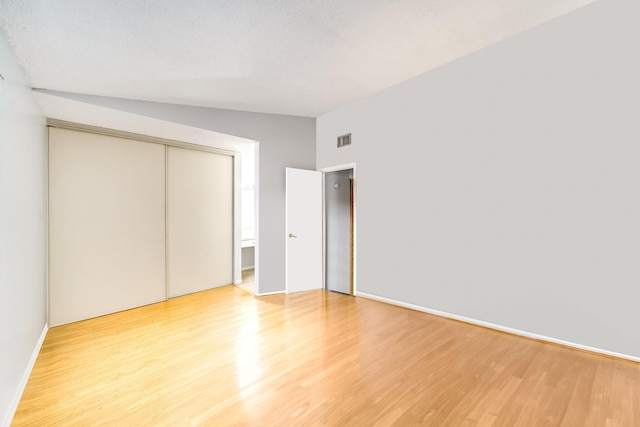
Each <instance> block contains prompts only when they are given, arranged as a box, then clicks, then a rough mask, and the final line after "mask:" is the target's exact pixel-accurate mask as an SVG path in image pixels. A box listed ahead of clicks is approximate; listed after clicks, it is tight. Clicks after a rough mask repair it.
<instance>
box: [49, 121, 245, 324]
mask: <svg viewBox="0 0 640 427" xmlns="http://www.w3.org/2000/svg"><path fill="white" fill-rule="evenodd" d="M47 127H48V128H60V129H67V130H73V131H79V132H86V133H92V134H97V135H103V136H112V137H116V138H122V139H128V140H133V141H142V142H150V143H154V144H160V145H164V146H165V150H164V151H165V209H166V203H167V200H166V196H167V194H166V192H167V187H166V183H167V176H168V171H167V169H166V162H167V161H168V147H177V148H186V149H190V150H196V151H204V152H208V153H215V154H221V155H226V156H230V157H231V159H232V175H233V176H232V185H233V190H232V194H233V200H232V203H231V208H232V224H233V233H232V235H233V238H232V244H233V247H232V266H231V269H232V283H233V284H238V283H242V261H241V250H242V248H241V242H240V235H241V234H240V233H241V224H240V212H241V211H240V185H239V183H240V153H239V152H236V151H232V150H226V149H223V148H216V147H209V146H205V145H199V144H193V143H188V142H182V141H176V140H172V139H166V138H160V137H155V136H150V135H143V134H137V133H133V132H126V131H120V130H115V129H108V128H103V127H98V126H91V125H85V124H81V123H74V122H68V121H64V120H56V119H47ZM48 151H49V143H48V139H47V157H48ZM47 168H48V161H47ZM47 212H48V209H47ZM47 215H48V214H47ZM166 221H167V216H166V212H165V234H166V233H167V230H166V226H167V224H166ZM47 222H48V221H47ZM48 240H49V227H48V231H47V246H49V242H48ZM48 250H49V249H48ZM166 250H167V246H166V244H165V269H166V266H167V265H168V262H167V259H166ZM47 267H48V266H47ZM48 273H49V268H47V276H49V274H48ZM168 280H169V278H168V275H167V274H166V271H165V299H169V289H168ZM47 283H49V277H47ZM232 283H230V284H232ZM48 289H49V286H47V293H49V290H48ZM47 297H48V298H47V300H48V301H50V298H51V296H50V295H47ZM49 304H50V302H48V305H49ZM50 312H51V310H50V308H49V307H48V310H47V317H48V318H49V317H50ZM48 320H49V322H50V319H48Z"/></svg>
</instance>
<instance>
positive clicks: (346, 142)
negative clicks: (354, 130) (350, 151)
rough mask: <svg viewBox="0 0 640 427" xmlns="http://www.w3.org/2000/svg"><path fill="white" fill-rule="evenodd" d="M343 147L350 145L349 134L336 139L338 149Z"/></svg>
mask: <svg viewBox="0 0 640 427" xmlns="http://www.w3.org/2000/svg"><path fill="white" fill-rule="evenodd" d="M345 145H351V134H350V133H348V134H346V135H342V136H339V137H338V148H340V147H344V146H345Z"/></svg>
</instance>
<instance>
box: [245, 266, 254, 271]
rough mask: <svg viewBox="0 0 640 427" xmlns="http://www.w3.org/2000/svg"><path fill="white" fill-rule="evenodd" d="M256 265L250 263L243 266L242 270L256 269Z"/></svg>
mask: <svg viewBox="0 0 640 427" xmlns="http://www.w3.org/2000/svg"><path fill="white" fill-rule="evenodd" d="M255 268H256V267H255V266H254V265H249V266H246V267H242V271H246V270H254V269H255Z"/></svg>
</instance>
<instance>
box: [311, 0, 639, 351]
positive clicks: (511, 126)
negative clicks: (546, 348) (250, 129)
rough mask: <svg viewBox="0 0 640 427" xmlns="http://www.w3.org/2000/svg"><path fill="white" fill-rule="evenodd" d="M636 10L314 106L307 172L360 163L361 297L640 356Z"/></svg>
mask: <svg viewBox="0 0 640 427" xmlns="http://www.w3.org/2000/svg"><path fill="white" fill-rule="evenodd" d="M638 16H640V2H638V1H637V0H607V1H599V2H595V3H593V4H591V5H588V6H586V7H584V8H582V9H579V10H577V11H575V12H572V13H570V14H568V15H565V16H563V17H560V18H558V19H555V20H553V21H551V22H549V23H546V24H544V25H542V26H539V27H537V28H534V29H532V30H529V31H527V32H524V33H521V34H519V35H517V36H515V37H512V38H510V39H508V40H506V41H503V42H501V43H498V44H496V45H493V46H491V47H489V48H487V49H484V50H481V51H479V52H476V53H475V54H472V55H470V56H467V57H465V58H462V59H460V60H457V61H455V62H453V63H450V64H447V65H445V66H443V67H441V68H439V69H436V70H434V71H432V72H429V73H426V74H424V75H421V76H418V77H416V78H414V79H412V80H410V81H407V82H405V83H403V84H400V85H398V86H396V87H393V88H391V89H389V90H386V91H384V92H382V93H379V94H377V95H374V96H372V97H370V98H367V99H364V100H361V101H359V102H356V103H354V104H351V105H348V106H346V107H344V108H341V109H339V110H337V111H334V112H331V113H328V114H326V115H324V116H322V117H320V118H318V121H317V167H318V168H323V167H328V166H331V165H335V164H345V163H348V162H357V167H358V182H357V190H358V194H357V197H358V206H357V208H358V218H357V221H358V248H357V254H358V259H357V266H358V267H357V268H358V271H357V276H358V292H366V293H369V294H373V295H377V296H381V297H386V298H390V299H394V300H397V301H401V302H405V303H411V304H416V305H419V306H422V307H427V308H432V309H437V310H441V311H444V312H448V313H452V314H457V315H460V316H466V317H469V318H473V319H478V320H481V321H485V322H491V323H494V324H497V325H502V326H506V327H511V328H516V329H519V330H522V331H526V332H531V333H535V334H540V335H544V336H548V337H551V338H555V339H560V340H565V341H569V342H573V343H577V344H581V345H585V346H591V347H594V348H599V349H604V350H607V351H611V352H617V353H621V354H626V355H630V356H632V357H640V334H639V333H638V325H640V310H639V309H638V301H640V286H639V284H640V262H639V261H638V260H640V221H639V218H640V200H639V199H638V197H639V195H640V162H639V160H640V125H639V123H640V101H639V100H640V78H639V77H638V76H640V55H639V54H638V52H639V50H638V47H639V43H640V25H638V22H637V17H638ZM348 132H351V133H352V140H353V146H352V147H348V148H342V149H336V148H335V147H336V137H337V136H338V135H342V134H345V133H348ZM386 224H393V225H392V226H389V225H386Z"/></svg>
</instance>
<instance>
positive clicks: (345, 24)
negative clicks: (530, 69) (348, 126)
mask: <svg viewBox="0 0 640 427" xmlns="http://www.w3.org/2000/svg"><path fill="white" fill-rule="evenodd" d="M591 1H593V0H509V1H506V0H466V1H465V0H298V1H294V0H289V1H286V0H229V1H223V0H155V1H152V0H109V1H105V0H57V1H51V0H0V29H1V30H2V32H3V33H4V34H5V36H6V37H7V39H8V40H9V43H10V44H11V45H12V47H13V49H14V51H15V53H16V56H17V58H18V61H19V62H20V64H21V65H22V67H23V68H24V70H25V72H26V75H27V78H28V80H29V82H30V84H31V85H32V86H33V87H36V88H43V89H49V90H57V91H64V92H75V93H83V94H90V95H103V96H111V97H120V98H129V99H141V100H148V101H157V102H170V103H175V104H185V105H196V106H207V107H216V108H229V109H235V110H245V111H257V112H267V113H280V114H293V115H299V116H310V117H317V116H318V115H321V114H323V113H326V112H328V111H331V110H333V109H335V108H337V107H339V106H341V105H343V104H346V103H348V102H351V101H354V100H356V99H358V98H362V97H364V96H367V95H370V94H372V93H375V92H377V91H380V90H382V89H385V88H387V87H390V86H392V85H394V84H396V83H399V82H401V81H404V80H406V79H408V78H411V77H413V76H415V75H418V74H421V73H423V72H425V71H428V70H430V69H433V68H435V67H437V66H439V65H442V64H444V63H446V62H449V61H451V60H453V59H456V58H459V57H461V56H463V55H466V54H468V53H471V52H473V51H476V50H478V49H480V48H483V47H485V46H488V45H490V44H492V43H495V42H498V41H500V40H503V39H504V38H506V37H508V36H510V35H513V34H515V33H517V32H520V31H522V30H525V29H527V28H530V27H532V26H534V25H537V24H539V23H542V22H545V21H548V20H549V19H552V18H554V17H557V16H559V15H561V14H563V13H566V12H569V11H571V10H574V9H576V8H578V7H580V6H583V5H585V4H587V3H590V2H591Z"/></svg>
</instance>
